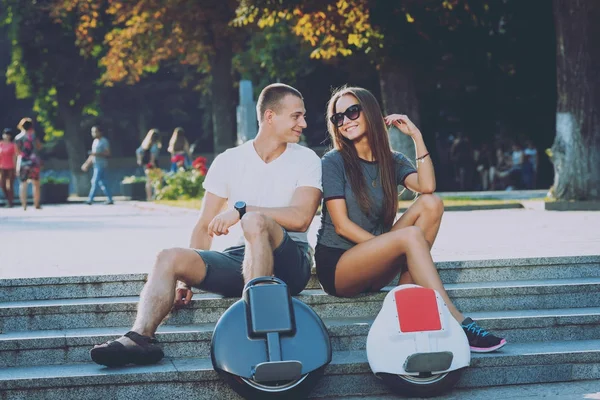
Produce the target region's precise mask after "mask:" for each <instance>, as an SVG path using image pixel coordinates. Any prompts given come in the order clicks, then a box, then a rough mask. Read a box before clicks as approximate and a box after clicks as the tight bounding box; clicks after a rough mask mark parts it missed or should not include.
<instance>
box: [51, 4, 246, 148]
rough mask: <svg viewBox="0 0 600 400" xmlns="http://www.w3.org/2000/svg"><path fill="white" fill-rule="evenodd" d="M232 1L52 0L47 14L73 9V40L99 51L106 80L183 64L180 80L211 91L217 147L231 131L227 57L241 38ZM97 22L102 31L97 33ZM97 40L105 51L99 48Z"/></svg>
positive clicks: (229, 140) (230, 138) (130, 79)
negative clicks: (185, 68) (74, 33)
mask: <svg viewBox="0 0 600 400" xmlns="http://www.w3.org/2000/svg"><path fill="white" fill-rule="evenodd" d="M236 6H237V1H236V0H204V1H202V2H196V1H187V0H137V1H128V0H104V1H102V2H93V1H91V0H54V7H53V12H52V15H53V17H54V18H56V19H57V20H61V19H62V18H63V17H64V16H65V15H69V14H70V13H73V12H75V13H76V14H77V15H78V21H77V24H76V35H77V43H78V45H79V46H80V48H81V49H82V51H83V52H84V53H85V54H97V55H98V56H99V58H100V61H99V62H100V65H101V66H102V67H103V68H104V73H103V75H102V78H101V82H102V83H103V84H105V85H107V86H110V85H113V84H115V83H116V82H125V83H128V84H135V83H137V82H139V81H140V79H141V78H142V77H143V76H145V75H147V74H150V73H154V72H156V71H157V70H158V69H159V68H161V67H164V66H166V65H169V64H173V63H177V64H179V65H182V66H186V67H187V70H186V71H187V73H186V74H185V75H184V78H183V79H182V81H181V83H182V85H193V86H195V87H196V88H198V89H203V90H205V91H210V93H211V94H212V100H213V101H212V107H211V108H212V115H213V131H214V132H215V135H214V146H215V151H217V152H219V151H222V150H224V149H225V148H227V147H231V146H232V145H233V143H234V137H235V123H234V121H235V100H234V94H235V92H234V88H233V78H232V57H233V51H234V47H235V46H236V45H237V44H238V43H241V40H240V39H239V37H238V36H237V35H238V34H239V33H238V31H239V30H236V29H234V28H233V27H231V26H230V24H229V23H230V21H231V19H232V18H233V10H235V7H236ZM102 28H104V30H105V33H104V34H103V35H98V31H99V30H102ZM98 45H100V46H104V47H105V48H106V51H105V52H99V51H98V50H97V49H98V47H97V46H98ZM206 78H208V79H206Z"/></svg>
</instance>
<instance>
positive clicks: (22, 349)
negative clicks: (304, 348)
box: [0, 307, 600, 368]
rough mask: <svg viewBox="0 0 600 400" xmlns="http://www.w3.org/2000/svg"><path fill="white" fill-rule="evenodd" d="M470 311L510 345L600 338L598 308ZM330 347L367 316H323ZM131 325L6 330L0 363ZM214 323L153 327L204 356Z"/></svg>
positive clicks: (62, 356) (66, 356) (188, 352)
mask: <svg viewBox="0 0 600 400" xmlns="http://www.w3.org/2000/svg"><path fill="white" fill-rule="evenodd" d="M470 316H471V317H472V318H474V319H476V320H477V321H479V322H480V323H481V325H482V326H484V327H485V328H487V329H489V330H490V331H492V332H493V333H494V334H497V335H500V336H502V337H505V338H506V339H507V340H508V342H509V343H510V345H512V344H515V343H523V342H531V341H565V340H593V339H597V338H600V307H596V308H578V309H552V310H532V311H522V310H519V311H496V312H490V313H482V312H479V313H473V314H470ZM324 322H325V324H326V325H327V328H328V330H329V334H330V337H331V343H332V347H333V350H334V351H352V350H364V349H365V345H366V340H367V334H368V332H369V329H370V326H371V323H372V322H373V319H372V318H337V319H336V318H331V319H325V320H324ZM129 329H130V327H127V326H123V327H106V328H79V329H64V330H43V331H23V332H9V333H5V334H2V335H0V368H3V367H24V366H33V365H51V364H68V363H75V362H88V361H90V357H89V350H90V349H91V348H92V347H93V346H94V345H95V344H99V343H104V342H106V341H107V340H112V339H114V338H117V337H119V336H121V335H122V334H123V333H125V332H127V331H128V330H129ZM213 329H214V324H213V323H205V324H193V325H183V326H177V325H162V326H160V327H159V329H158V332H157V335H156V336H157V338H158V339H159V341H160V342H161V345H162V347H163V350H164V351H165V354H166V355H167V356H169V357H175V358H180V357H209V356H210V341H211V338H212V332H213Z"/></svg>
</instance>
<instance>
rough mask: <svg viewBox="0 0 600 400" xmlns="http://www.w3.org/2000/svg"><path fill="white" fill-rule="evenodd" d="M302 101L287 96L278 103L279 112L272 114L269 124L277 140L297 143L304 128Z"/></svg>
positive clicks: (304, 113)
mask: <svg viewBox="0 0 600 400" xmlns="http://www.w3.org/2000/svg"><path fill="white" fill-rule="evenodd" d="M305 115H306V109H305V108H304V101H303V100H302V99H301V98H299V97H296V96H294V95H291V94H288V95H287V96H285V97H284V98H283V99H282V100H281V102H280V103H279V112H277V113H273V115H272V116H271V117H270V118H271V124H272V127H273V131H274V132H275V135H276V136H277V138H279V139H280V140H281V141H282V142H285V143H298V142H299V141H300V136H301V135H302V130H303V129H304V128H306V119H305V118H304V117H305Z"/></svg>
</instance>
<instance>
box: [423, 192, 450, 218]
mask: <svg viewBox="0 0 600 400" xmlns="http://www.w3.org/2000/svg"><path fill="white" fill-rule="evenodd" d="M419 198H420V200H421V207H423V210H424V211H425V212H426V213H428V214H430V215H438V216H441V215H442V214H443V213H444V202H443V201H442V199H441V198H440V197H439V196H438V195H436V194H433V193H432V194H423V195H421V196H420V197H419Z"/></svg>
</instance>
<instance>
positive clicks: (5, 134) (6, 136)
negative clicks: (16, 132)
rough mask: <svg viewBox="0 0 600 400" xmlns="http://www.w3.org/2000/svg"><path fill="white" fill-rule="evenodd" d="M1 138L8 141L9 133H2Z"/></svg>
mask: <svg viewBox="0 0 600 400" xmlns="http://www.w3.org/2000/svg"><path fill="white" fill-rule="evenodd" d="M2 140H3V141H5V142H10V135H9V134H8V133H3V134H2Z"/></svg>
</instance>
